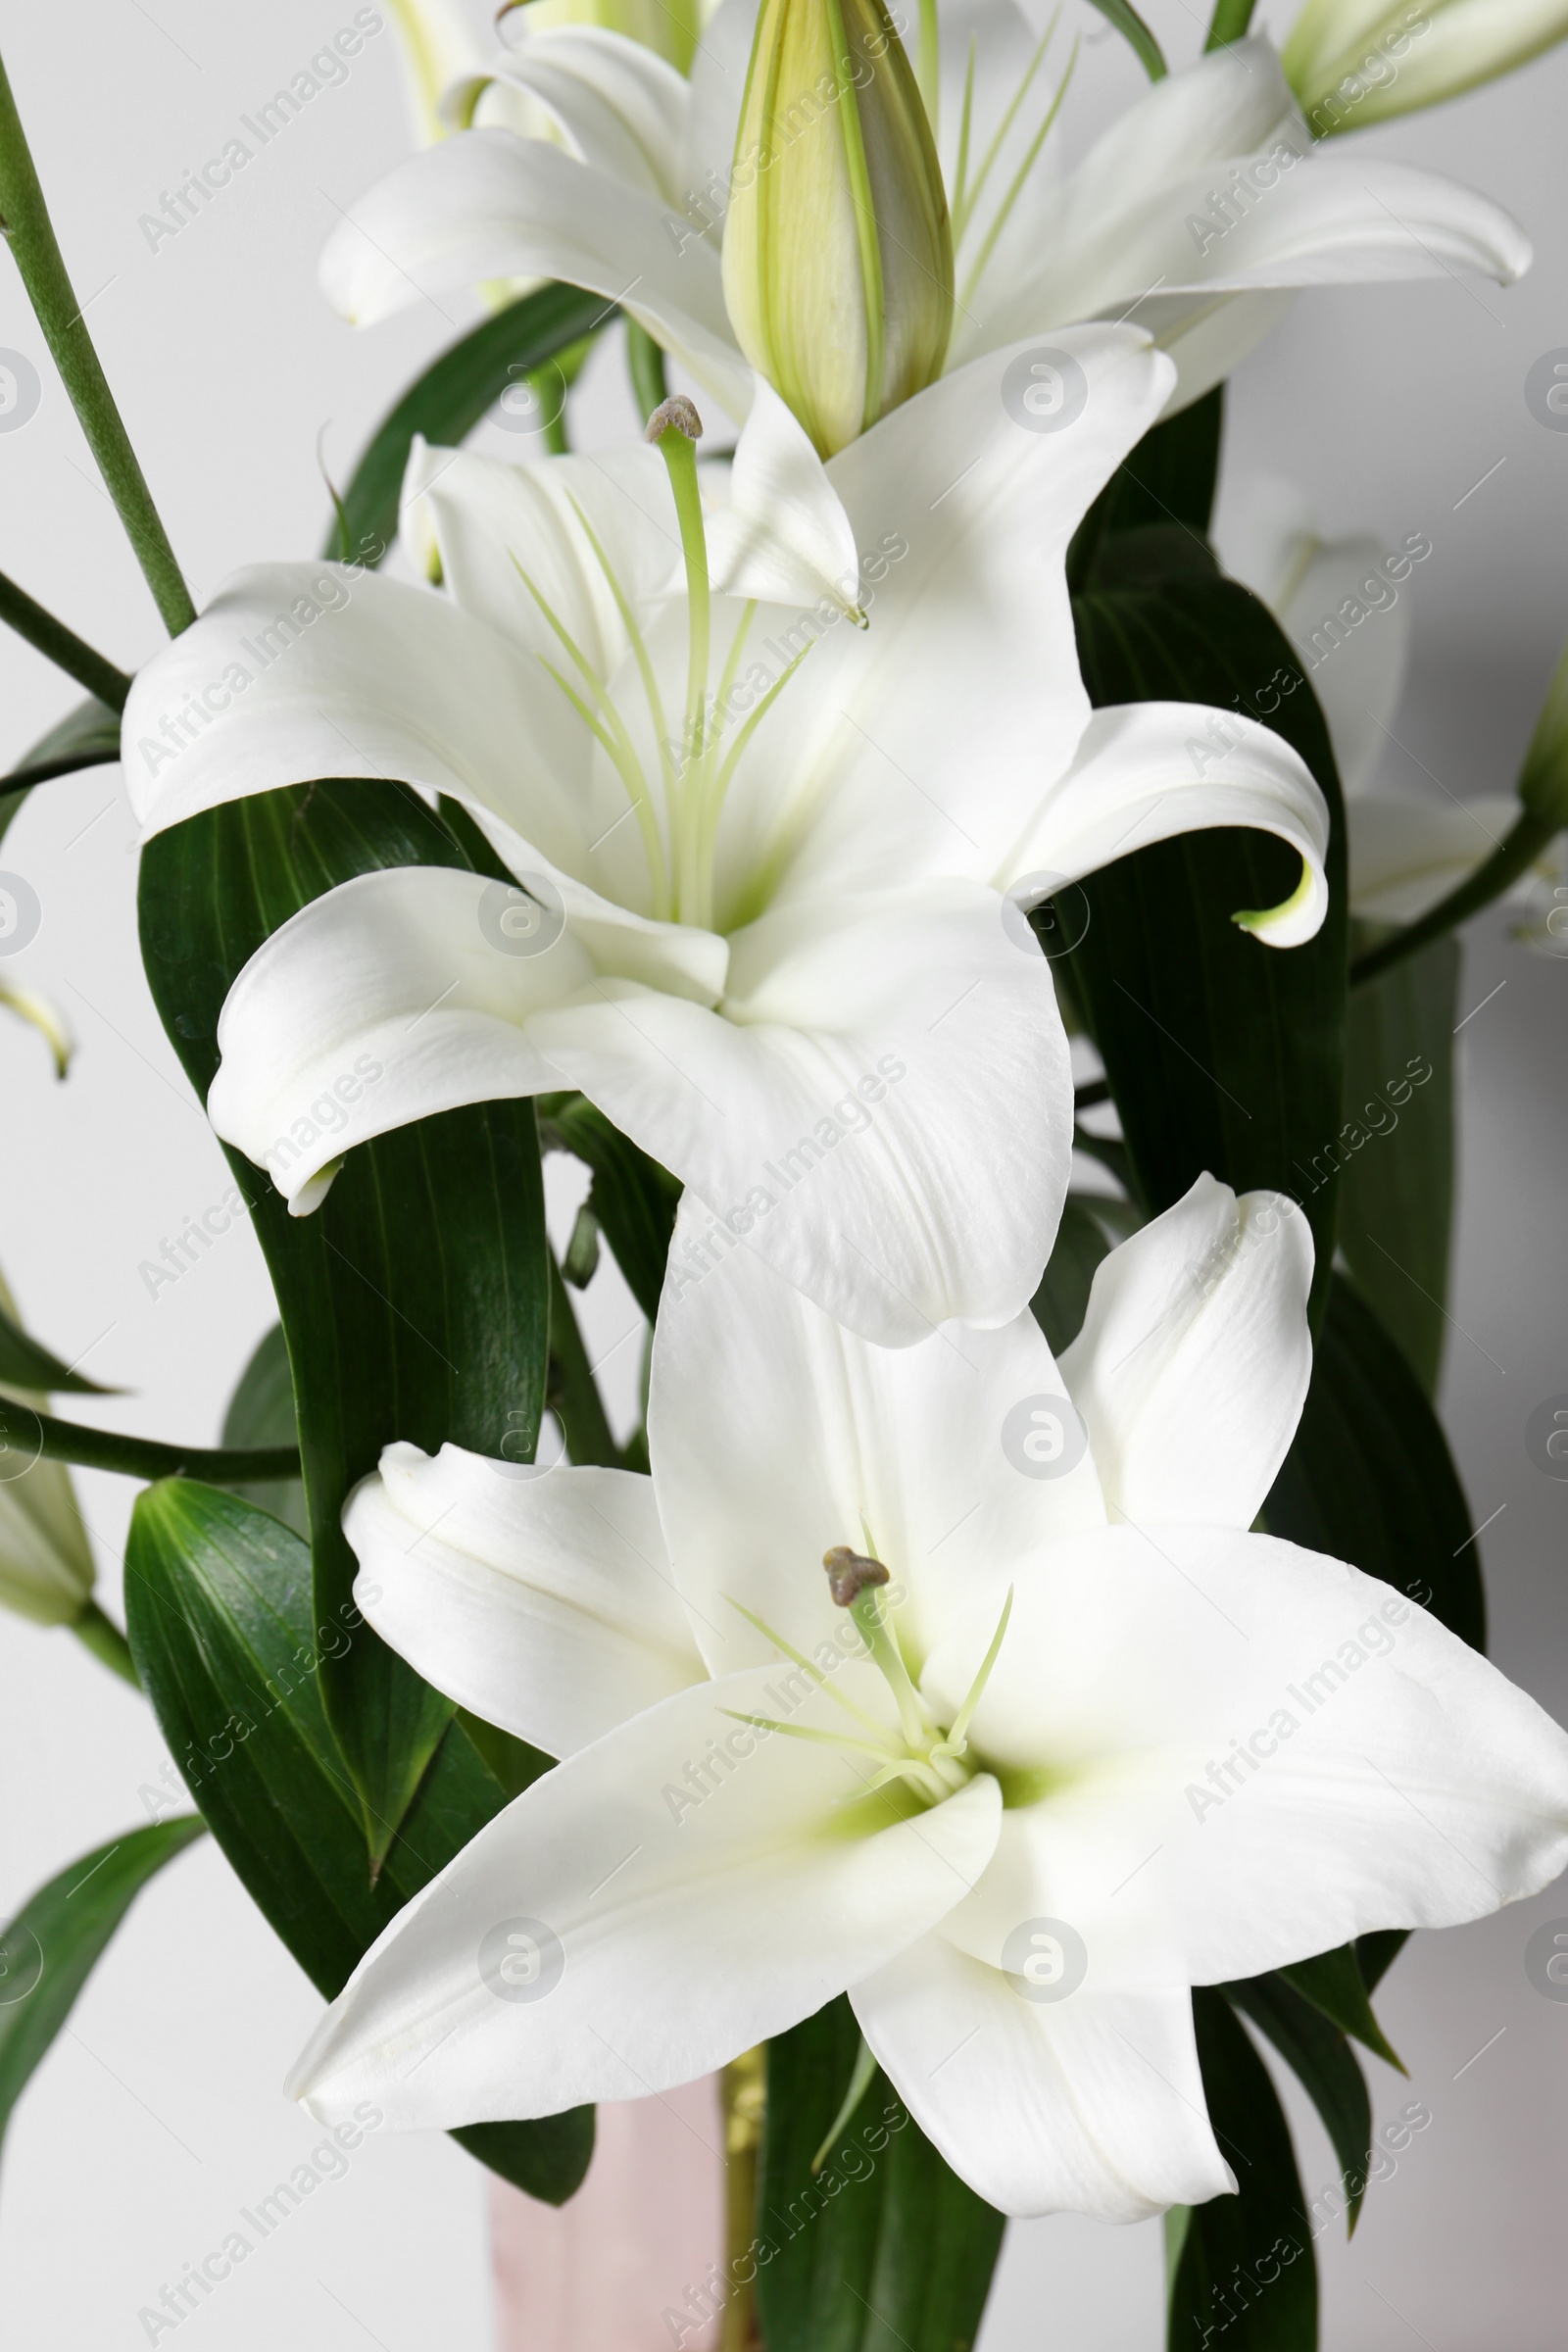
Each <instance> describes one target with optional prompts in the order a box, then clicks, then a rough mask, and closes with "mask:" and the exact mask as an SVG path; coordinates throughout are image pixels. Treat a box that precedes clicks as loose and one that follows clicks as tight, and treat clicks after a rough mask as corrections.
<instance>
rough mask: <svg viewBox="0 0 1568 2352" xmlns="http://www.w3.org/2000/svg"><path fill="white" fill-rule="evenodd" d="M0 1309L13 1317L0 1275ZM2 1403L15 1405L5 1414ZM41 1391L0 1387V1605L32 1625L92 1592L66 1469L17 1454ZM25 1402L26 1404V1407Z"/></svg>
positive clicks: (69, 1615)
mask: <svg viewBox="0 0 1568 2352" xmlns="http://www.w3.org/2000/svg"><path fill="white" fill-rule="evenodd" d="M0 1309H3V1310H4V1311H5V1313H6V1314H8V1315H9V1316H11V1318H12V1320H13V1321H14V1320H15V1317H16V1309H15V1305H14V1302H13V1300H12V1297H11V1293H10V1292H9V1291H8V1290H7V1289H6V1286H5V1282H4V1280H3V1279H0ZM8 1404H12V1405H20V1406H21V1407H22V1408H23V1410H22V1411H21V1412H13V1413H11V1414H10V1415H8V1414H7V1411H6V1407H7V1405H8ZM47 1405H48V1398H47V1397H35V1396H33V1395H32V1394H31V1393H30V1392H29V1391H27V1390H25V1389H12V1388H5V1387H0V1445H3V1446H4V1449H5V1450H3V1451H0V1608H5V1609H14V1610H15V1611H16V1613H17V1615H18V1616H19V1617H30V1618H31V1619H32V1621H33V1623H34V1624H35V1625H73V1624H74V1623H75V1621H76V1619H77V1618H78V1617H79V1616H80V1615H81V1613H82V1611H83V1609H85V1607H86V1606H87V1603H88V1601H89V1600H90V1599H91V1598H92V1588H93V1580H94V1576H95V1573H96V1572H95V1570H94V1568H93V1558H92V1548H91V1546H90V1544H88V1542H87V1534H86V1530H85V1529H84V1528H83V1526H82V1524H81V1517H80V1514H79V1513H78V1511H77V1509H76V1498H75V1495H74V1494H73V1492H72V1485H71V1473H70V1471H69V1470H68V1469H67V1468H66V1466H65V1464H64V1463H63V1462H46V1461H35V1462H33V1463H32V1465H31V1467H30V1468H29V1469H24V1470H22V1471H21V1472H20V1473H18V1472H17V1469H16V1465H17V1463H18V1461H19V1460H21V1461H25V1460H26V1458H27V1453H28V1451H29V1450H30V1448H29V1447H28V1446H27V1430H28V1424H29V1422H31V1427H32V1428H33V1430H36V1428H37V1423H36V1422H32V1421H31V1412H32V1411H39V1410H44V1409H46V1408H47ZM29 1408H30V1409H29Z"/></svg>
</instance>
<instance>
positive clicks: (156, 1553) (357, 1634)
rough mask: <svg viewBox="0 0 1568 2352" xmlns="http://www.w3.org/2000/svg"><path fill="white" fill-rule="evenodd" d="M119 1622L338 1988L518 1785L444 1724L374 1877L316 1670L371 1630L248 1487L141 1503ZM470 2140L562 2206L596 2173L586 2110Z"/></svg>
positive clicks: (156, 1703)
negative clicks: (327, 1594) (335, 1602)
mask: <svg viewBox="0 0 1568 2352" xmlns="http://www.w3.org/2000/svg"><path fill="white" fill-rule="evenodd" d="M125 1617H126V1630H127V1632H128V1634H129V1637H130V1644H131V1649H132V1652H133V1654H134V1656H135V1659H136V1664H137V1668H138V1671H139V1672H140V1674H141V1678H142V1683H143V1687H144V1689H145V1690H146V1691H147V1694H148V1697H149V1698H150V1699H151V1701H152V1704H153V1709H154V1712H155V1713H156V1715H157V1717H158V1722H159V1728H160V1729H161V1731H162V1732H163V1735H164V1738H165V1740H166V1741H167V1742H168V1744H169V1747H170V1750H171V1752H172V1755H173V1756H174V1758H175V1760H176V1762H177V1763H178V1765H179V1769H180V1771H181V1773H182V1774H183V1775H184V1778H185V1781H186V1784H187V1786H188V1787H189V1789H190V1791H191V1794H192V1795H193V1796H194V1797H195V1799H196V1801H197V1803H198V1804H199V1805H200V1807H201V1809H202V1812H203V1814H204V1815H205V1817H206V1819H207V1822H208V1824H209V1826H210V1827H211V1829H212V1832H213V1835H214V1837H215V1838H217V1839H218V1842H219V1844H220V1845H221V1847H222V1849H223V1851H224V1853H225V1854H226V1855H227V1857H228V1859H229V1861H230V1862H231V1863H232V1865H233V1867H234V1870H235V1872H236V1873H237V1875H238V1877H239V1878H240V1880H241V1882H242V1883H243V1885H244V1887H245V1888H246V1890H247V1892H248V1893H249V1894H250V1896H251V1898H252V1900H253V1901H254V1902H255V1903H256V1905H257V1907H258V1908H259V1909H260V1910H261V1911H262V1912H263V1914H264V1915H265V1917H266V1918H267V1919H268V1921H269V1922H270V1925H271V1926H272V1928H273V1929H275V1931H276V1933H277V1934H278V1936H280V1937H281V1938H282V1940H283V1942H284V1943H285V1944H286V1945H287V1946H288V1948H289V1950H290V1951H291V1952H292V1953H293V1955H294V1957H295V1959H296V1960H297V1961H298V1962H299V1964H300V1966H301V1967H302V1968H303V1969H304V1970H305V1973H306V1975H307V1976H308V1977H309V1978H310V1979H311V1981H312V1983H313V1984H314V1985H316V1987H317V1989H318V1990H319V1992H320V1993H322V1994H323V1995H325V1996H327V1997H328V1998H330V1996H331V1995H332V1994H334V1993H335V1992H337V1991H338V1990H339V1989H340V1987H341V1986H342V1985H343V1983H344V1982H345V1980H346V1979H347V1977H348V1976H349V1975H350V1973H351V1971H352V1970H353V1968H354V1966H355V1964H356V1962H357V1961H358V1960H359V1958H360V1955H361V1953H362V1952H364V1951H365V1950H366V1948H367V1946H368V1945H369V1944H370V1943H371V1942H373V1940H374V1939H375V1937H376V1936H378V1935H379V1934H380V1932H381V1930H382V1929H383V1928H384V1927H385V1926H386V1925H387V1924H388V1922H389V1921H390V1920H391V1919H392V1918H393V1917H394V1916H395V1915H396V1913H397V1912H398V1911H400V1910H401V1909H402V1907H403V1905H404V1904H405V1903H406V1902H407V1901H408V1900H409V1899H410V1897H411V1896H412V1895H415V1894H417V1892H418V1890H419V1888H420V1887H423V1886H425V1885H426V1884H427V1883H428V1881H429V1880H430V1879H432V1878H433V1877H434V1876H435V1874H436V1873H437V1871H439V1870H442V1869H444V1868H445V1866H446V1864H447V1863H448V1862H450V1861H451V1859H452V1857H453V1855H454V1854H456V1853H457V1852H459V1851H460V1849H461V1848H462V1847H463V1846H465V1845H466V1844H467V1842H468V1840H469V1838H473V1837H475V1836H476V1835H477V1833H478V1832H479V1831H480V1830H481V1829H482V1828H483V1827H484V1825H485V1823H486V1822H487V1821H489V1820H491V1819H492V1818H493V1817H494V1815H495V1814H496V1813H497V1812H499V1811H500V1809H501V1806H502V1805H503V1804H504V1803H505V1802H506V1801H507V1797H508V1795H509V1794H510V1793H512V1791H510V1790H509V1789H505V1788H504V1787H503V1786H502V1785H501V1784H500V1782H499V1781H498V1780H497V1778H496V1776H495V1774H494V1773H493V1772H492V1771H491V1770H490V1769H489V1768H488V1766H487V1764H486V1763H485V1762H484V1761H483V1760H482V1759H481V1756H480V1754H479V1751H478V1749H477V1748H476V1746H475V1745H474V1744H473V1743H472V1742H471V1741H470V1740H469V1739H468V1738H467V1737H466V1735H465V1733H464V1731H463V1729H462V1728H461V1727H460V1726H459V1725H458V1724H457V1723H456V1722H450V1723H449V1724H448V1725H447V1728H446V1730H445V1732H444V1733H443V1735H442V1737H441V1740H440V1741H439V1744H438V1746H437V1748H436V1752H435V1756H434V1759H433V1761H432V1763H431V1765H430V1768H429V1770H428V1772H427V1773H426V1774H425V1776H424V1778H423V1780H422V1781H421V1783H420V1785H419V1789H418V1792H417V1796H416V1798H415V1800H414V1803H413V1804H412V1805H411V1806H410V1808H409V1810H408V1812H407V1813H406V1814H405V1816H404V1818H403V1821H402V1823H401V1826H400V1827H399V1828H398V1830H397V1832H396V1834H395V1835H394V1836H393V1837H392V1838H391V1839H390V1841H389V1843H388V1845H387V1851H386V1860H385V1864H384V1866H383V1868H382V1870H381V1873H380V1876H379V1878H378V1879H377V1880H376V1882H375V1883H374V1884H373V1885H372V1884H371V1881H370V1876H369V1872H368V1868H367V1863H366V1854H365V1842H364V1838H363V1837H362V1835H361V1831H360V1808H359V1804H358V1801H357V1798H356V1794H355V1791H354V1789H353V1787H352V1785H351V1784H350V1782H349V1779H348V1776H347V1774H346V1773H345V1772H344V1770H343V1767H342V1764H341V1762H340V1760H339V1757H338V1753H337V1748H336V1744H335V1742H334V1740H333V1739H332V1735H331V1732H330V1730H329V1729H328V1726H327V1721H326V1716H325V1714H324V1712H323V1710H322V1706H321V1700H320V1694H319V1691H318V1689H317V1680H316V1671H315V1670H316V1667H317V1664H318V1662H319V1659H320V1658H321V1656H322V1655H323V1654H330V1653H331V1652H333V1651H336V1652H337V1653H338V1654H339V1656H342V1655H343V1654H344V1653H345V1652H347V1653H350V1654H351V1653H352V1650H353V1649H355V1648H357V1647H359V1646H360V1644H361V1643H363V1642H368V1641H369V1640H370V1639H371V1638H372V1637H371V1635H370V1633H369V1629H368V1626H367V1625H366V1624H365V1622H364V1620H363V1619H362V1618H361V1616H360V1614H359V1611H358V1610H357V1609H356V1608H355V1607H354V1606H353V1604H352V1602H350V1603H348V1604H347V1605H346V1606H345V1607H344V1608H342V1609H340V1610H339V1611H337V1612H336V1613H334V1615H333V1616H332V1617H331V1618H329V1619H327V1620H325V1621H322V1620H321V1619H319V1617H318V1616H317V1615H316V1613H315V1611H314V1609H313V1605H312V1579H311V1558H310V1553H309V1552H308V1551H307V1550H306V1548H305V1545H304V1544H302V1543H301V1542H300V1540H299V1538H298V1537H297V1536H295V1535H294V1534H293V1533H292V1532H291V1531H290V1530H289V1529H288V1528H286V1527H284V1526H282V1525H281V1523H280V1522H279V1521H278V1520H276V1519H272V1518H270V1517H269V1516H268V1515H267V1514H266V1513H265V1512H263V1511H259V1510H257V1509H256V1508H255V1507H254V1506H253V1505H252V1504H250V1503H248V1502H245V1501H244V1500H242V1499H241V1497H240V1496H238V1495H228V1494H224V1493H222V1492H221V1491H220V1490H219V1489H218V1488H216V1487H203V1486H197V1485H195V1484H194V1483H192V1482H190V1481H187V1480H168V1481H166V1482H165V1483H164V1484H163V1485H161V1486H156V1487H150V1488H148V1490H147V1491H146V1492H145V1493H144V1494H143V1495H140V1496H139V1497H138V1499H137V1503H136V1509H135V1513H134V1515H133V1517H132V1520H131V1530H130V1538H129V1542H128V1544H127V1545H126V1550H125ZM524 1755H525V1756H527V1757H528V1758H529V1760H530V1762H531V1766H532V1769H531V1771H530V1772H529V1773H528V1775H527V1778H528V1779H536V1778H537V1777H538V1775H539V1773H540V1772H542V1771H544V1770H546V1769H547V1767H548V1762H549V1759H548V1758H547V1757H544V1756H541V1755H538V1754H537V1753H535V1752H534V1751H532V1750H525V1749H523V1748H522V1746H521V1743H520V1741H514V1742H513V1743H512V1759H513V1762H514V1763H515V1759H516V1758H517V1757H520V1756H524ZM514 1777H515V1776H514ZM521 1785H523V1786H525V1785H526V1781H523V1782H522V1783H521ZM465 2144H466V2145H467V2146H469V2147H471V2148H472V2151H473V2153H474V2154H475V2155H477V2156H479V2157H480V2159H481V2161H483V2162H484V2163H486V2164H489V2165H490V2166H491V2167H492V2169H494V2170H495V2171H497V2172H500V2173H502V2174H504V2175H505V2177H506V2178H507V2179H508V2180H513V2181H515V2183H516V2185H517V2186H519V2187H522V2188H526V2189H528V2191H529V2193H530V2194H532V2195H535V2196H545V2197H548V2198H549V2199H550V2201H551V2202H552V2203H560V2202H562V2201H563V2200H564V2198H565V2197H567V2196H569V2195H570V2194H571V2192H572V2190H573V2189H574V2188H575V2187H576V2186H577V2184H578V2182H579V2181H580V2180H581V2178H582V2175H583V2172H584V2170H585V2169H586V2167H587V2162H588V2156H589V2153H590V2152H591V2148H592V2114H591V2111H590V2110H586V2109H579V2110H574V2111H573V2112H572V2113H571V2114H569V2115H564V2116H553V2117H549V2118H547V2119H546V2120H545V2121H544V2122H543V2123H539V2124H508V2125H493V2126H488V2125H487V2126H485V2127H483V2128H482V2131H475V2132H472V2133H468V2134H466V2135H465Z"/></svg>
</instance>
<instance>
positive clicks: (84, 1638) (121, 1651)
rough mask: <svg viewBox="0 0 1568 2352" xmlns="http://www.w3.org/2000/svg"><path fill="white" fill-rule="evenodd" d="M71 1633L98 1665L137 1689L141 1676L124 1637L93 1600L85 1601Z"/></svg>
mask: <svg viewBox="0 0 1568 2352" xmlns="http://www.w3.org/2000/svg"><path fill="white" fill-rule="evenodd" d="M71 1630H72V1632H73V1634H74V1635H75V1637H76V1639H77V1641H78V1642H81V1643H82V1644H83V1646H84V1647H85V1648H87V1649H90V1650H91V1651H92V1654H93V1656H94V1657H95V1658H96V1659H97V1660H98V1661H99V1663H100V1664H101V1665H104V1666H107V1667H108V1668H109V1670H110V1672H111V1673H112V1674H118V1675H119V1676H120V1677H121V1678H122V1680H123V1681H124V1682H127V1683H129V1684H130V1685H131V1687H132V1689H133V1690H136V1691H139V1690H140V1689H141V1676H140V1675H139V1674H138V1673H137V1672H136V1661H135V1659H134V1658H133V1657H132V1656H131V1654H130V1643H129V1642H127V1641H126V1640H125V1637H124V1635H123V1633H122V1632H121V1630H120V1628H119V1626H118V1625H116V1623H115V1621H114V1619H113V1618H112V1617H106V1616H105V1615H104V1613H103V1611H102V1609H101V1608H100V1607H99V1606H98V1603H97V1602H96V1601H95V1600H89V1601H88V1603H87V1606H86V1607H85V1608H84V1609H83V1610H82V1612H81V1615H80V1616H79V1617H77V1618H75V1619H74V1620H73V1623H72V1628H71Z"/></svg>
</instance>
